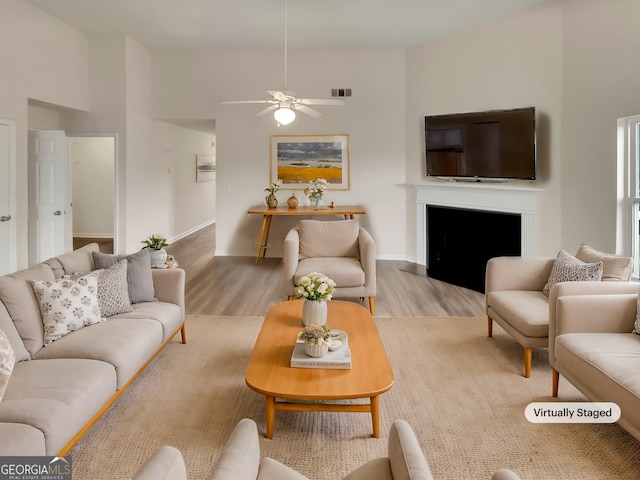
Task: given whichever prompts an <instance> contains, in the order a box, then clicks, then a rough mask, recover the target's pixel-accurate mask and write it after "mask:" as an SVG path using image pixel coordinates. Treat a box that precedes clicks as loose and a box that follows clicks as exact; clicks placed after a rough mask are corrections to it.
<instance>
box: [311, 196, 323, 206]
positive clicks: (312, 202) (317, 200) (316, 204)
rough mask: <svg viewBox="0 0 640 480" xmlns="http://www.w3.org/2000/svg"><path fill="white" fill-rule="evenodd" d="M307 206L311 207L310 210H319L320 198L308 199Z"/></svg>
mask: <svg viewBox="0 0 640 480" xmlns="http://www.w3.org/2000/svg"><path fill="white" fill-rule="evenodd" d="M309 205H311V208H319V207H320V206H322V197H318V198H310V199H309Z"/></svg>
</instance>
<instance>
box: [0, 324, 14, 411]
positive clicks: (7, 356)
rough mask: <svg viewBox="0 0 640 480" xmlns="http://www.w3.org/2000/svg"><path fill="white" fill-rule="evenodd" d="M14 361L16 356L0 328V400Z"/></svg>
mask: <svg viewBox="0 0 640 480" xmlns="http://www.w3.org/2000/svg"><path fill="white" fill-rule="evenodd" d="M15 363H16V356H15V354H14V352H13V348H12V347H11V342H10V341H9V338H8V337H7V335H6V334H5V333H4V332H3V331H2V330H0V400H2V397H3V396H4V392H5V390H6V389H7V385H8V384H9V377H11V372H13V366H14V364H15Z"/></svg>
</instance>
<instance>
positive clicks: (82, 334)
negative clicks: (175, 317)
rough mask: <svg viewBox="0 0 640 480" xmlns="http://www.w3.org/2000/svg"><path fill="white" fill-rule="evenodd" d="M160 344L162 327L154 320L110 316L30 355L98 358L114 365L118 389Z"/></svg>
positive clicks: (42, 358) (38, 356) (39, 357)
mask: <svg viewBox="0 0 640 480" xmlns="http://www.w3.org/2000/svg"><path fill="white" fill-rule="evenodd" d="M161 345H162V326H161V325H160V324H159V323H158V322H157V321H156V320H150V319H132V318H117V317H111V318H109V319H108V320H107V321H106V322H101V323H98V324H96V325H92V326H91V327H87V328H81V329H80V330H76V331H75V332H73V334H72V335H66V336H64V337H62V338H60V339H58V340H56V341H55V342H53V343H52V344H51V345H49V346H48V347H46V348H43V349H41V350H40V351H39V352H38V353H37V354H36V355H35V356H34V357H33V358H34V359H37V360H44V359H53V358H77V359H82V358H85V359H92V360H100V361H102V362H105V363H109V364H111V365H112V366H114V367H115V370H116V374H117V376H118V377H117V378H118V383H117V387H118V388H121V387H122V386H123V385H124V384H125V383H127V382H128V381H129V380H130V379H131V378H132V377H133V376H134V375H135V374H136V372H138V370H140V368H142V366H143V365H144V364H145V363H146V362H147V360H149V358H150V357H151V356H152V355H153V354H154V353H155V352H156V351H157V350H158V349H159V348H160V346H161Z"/></svg>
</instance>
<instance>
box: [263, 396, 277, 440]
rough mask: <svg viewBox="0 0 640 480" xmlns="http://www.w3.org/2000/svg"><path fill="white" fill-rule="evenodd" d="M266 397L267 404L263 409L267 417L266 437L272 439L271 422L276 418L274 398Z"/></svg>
mask: <svg viewBox="0 0 640 480" xmlns="http://www.w3.org/2000/svg"><path fill="white" fill-rule="evenodd" d="M266 397H267V404H266V407H265V412H266V417H267V434H266V437H267V438H269V439H271V438H273V422H274V420H275V417H276V397H271V396H269V395H267V396H266Z"/></svg>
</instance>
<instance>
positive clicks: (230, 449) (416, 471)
mask: <svg viewBox="0 0 640 480" xmlns="http://www.w3.org/2000/svg"><path fill="white" fill-rule="evenodd" d="M387 450H388V456H387V457H381V458H378V459H375V460H371V461H370V462H368V463H366V464H364V465H363V466H361V467H360V468H358V469H356V470H354V471H353V472H352V473H350V474H349V475H347V476H346V477H345V478H344V480H393V479H402V480H433V477H432V475H431V470H430V469H429V465H428V464H427V460H426V459H425V457H424V453H423V452H422V447H421V446H420V443H419V442H418V439H417V438H416V436H415V434H414V433H413V429H412V428H411V426H410V425H409V424H408V423H407V422H406V421H404V420H396V421H395V422H393V425H392V426H391V431H390V432H389V445H388V449H387ZM260 457H261V454H260V442H259V439H258V429H257V427H256V423H255V422H254V421H253V420H250V419H248V418H244V419H242V420H240V422H239V423H238V425H237V426H236V428H235V430H234V431H233V433H232V434H231V437H230V438H229V440H228V441H227V444H226V445H225V446H224V448H223V449H222V453H221V454H220V457H219V458H218V461H217V463H216V465H215V466H214V467H213V471H212V472H211V474H210V476H209V477H208V478H209V480H231V479H233V480H240V479H242V480H249V479H251V480H253V479H256V478H259V479H261V480H271V479H273V480H305V479H307V477H305V476H304V475H302V474H300V473H298V472H296V471H295V470H292V469H291V468H289V467H287V466H285V465H283V464H282V463H280V462H278V461H276V460H273V459H272V458H269V457H264V458H262V459H261V458H260ZM491 478H492V480H519V478H520V477H519V476H518V475H517V474H515V473H514V472H512V471H511V470H504V469H501V470H498V471H497V472H496V473H495V474H494V475H493V476H492V477H491ZM186 479H187V472H186V468H185V465H184V461H183V459H182V455H181V454H180V451H179V450H177V449H175V448H173V447H168V446H165V447H162V448H161V449H160V450H158V451H157V452H156V453H155V454H154V455H153V456H151V457H150V458H149V460H147V461H146V463H145V464H144V465H143V466H142V467H140V470H138V473H136V475H135V476H134V477H133V480H186Z"/></svg>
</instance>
